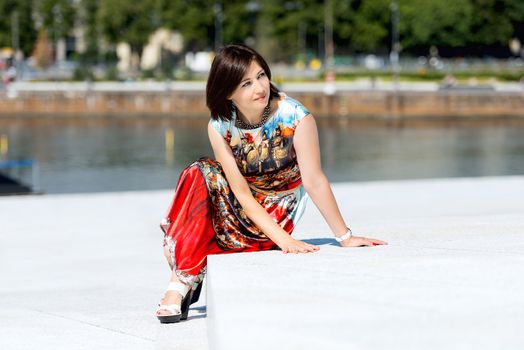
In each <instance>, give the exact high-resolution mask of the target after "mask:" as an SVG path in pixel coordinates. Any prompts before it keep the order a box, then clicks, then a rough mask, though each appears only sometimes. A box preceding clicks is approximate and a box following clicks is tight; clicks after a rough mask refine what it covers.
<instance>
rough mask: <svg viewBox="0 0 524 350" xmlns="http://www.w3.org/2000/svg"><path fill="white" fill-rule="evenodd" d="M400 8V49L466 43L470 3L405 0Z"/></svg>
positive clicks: (468, 31) (468, 30)
mask: <svg viewBox="0 0 524 350" xmlns="http://www.w3.org/2000/svg"><path fill="white" fill-rule="evenodd" d="M399 8H400V36H401V44H402V47H403V48H405V49H410V48H415V47H421V46H422V47H429V46H431V45H435V46H437V47H438V46H449V47H461V46H464V45H465V44H467V43H468V38H469V34H470V28H471V24H472V21H473V15H474V13H473V6H472V4H471V0H439V1H434V0H404V1H401V2H399Z"/></svg>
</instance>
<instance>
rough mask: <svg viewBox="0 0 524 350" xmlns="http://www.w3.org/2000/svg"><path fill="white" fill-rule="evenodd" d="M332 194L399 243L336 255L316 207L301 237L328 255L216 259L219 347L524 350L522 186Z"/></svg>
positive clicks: (348, 189)
mask: <svg viewBox="0 0 524 350" xmlns="http://www.w3.org/2000/svg"><path fill="white" fill-rule="evenodd" d="M335 188H336V195H337V197H338V198H339V200H340V203H341V207H342V211H343V212H344V213H346V214H347V215H346V216H347V217H348V218H352V219H353V221H354V222H353V228H354V231H356V232H358V233H360V234H363V235H368V236H376V237H379V238H383V239H385V240H387V241H389V243H390V244H389V245H388V246H380V247H373V248H353V249H343V248H339V247H337V246H335V245H334V240H332V239H330V238H327V235H326V232H328V230H327V227H325V225H324V224H323V223H322V222H321V218H320V214H318V213H315V209H314V207H313V206H312V205H311V203H310V206H309V207H308V211H307V212H306V215H305V217H304V220H303V222H302V223H301V224H300V226H299V227H298V228H297V233H298V234H299V237H300V238H302V239H306V240H308V241H310V242H312V243H316V244H319V245H320V246H321V250H320V252H318V253H315V254H308V255H284V254H282V253H281V252H278V251H272V252H260V253H246V254H235V255H215V256H211V257H209V260H208V262H209V270H208V271H209V273H208V340H209V345H210V349H217V350H218V349H228V350H231V349H245V348H249V349H319V348H323V349H521V348H523V347H524V334H523V333H522V331H521V330H522V327H523V326H524V323H523V322H524V321H523V320H524V301H523V300H524V299H523V298H522V295H523V293H524V277H523V276H524V220H523V217H524V215H523V214H524V199H523V198H524V177H513V178H479V179H456V180H451V179H450V180H430V181H406V182H390V183H387V182H382V183H367V184H344V185H337V186H336V187H335ZM350 222H351V221H350Z"/></svg>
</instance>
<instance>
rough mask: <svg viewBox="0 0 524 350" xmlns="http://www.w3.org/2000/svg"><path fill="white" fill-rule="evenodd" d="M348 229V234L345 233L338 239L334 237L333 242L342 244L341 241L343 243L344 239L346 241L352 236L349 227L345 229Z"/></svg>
mask: <svg viewBox="0 0 524 350" xmlns="http://www.w3.org/2000/svg"><path fill="white" fill-rule="evenodd" d="M346 228H347V229H348V232H346V233H345V234H344V235H343V236H340V237H335V240H336V241H337V242H342V241H345V240H346V239H348V238H349V237H351V236H353V232H351V230H350V229H349V227H346Z"/></svg>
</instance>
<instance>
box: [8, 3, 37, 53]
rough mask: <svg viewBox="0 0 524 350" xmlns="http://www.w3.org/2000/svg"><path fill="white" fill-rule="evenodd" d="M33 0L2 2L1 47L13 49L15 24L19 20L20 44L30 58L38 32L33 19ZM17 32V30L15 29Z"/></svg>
mask: <svg viewBox="0 0 524 350" xmlns="http://www.w3.org/2000/svg"><path fill="white" fill-rule="evenodd" d="M31 13H32V1H31V0H0V18H2V20H1V21H0V47H12V45H13V32H12V29H13V24H15V25H16V22H15V23H13V22H12V21H13V20H14V19H15V18H16V19H17V20H18V28H17V29H18V43H19V48H20V50H22V52H23V53H24V55H25V56H29V55H30V54H31V53H32V51H33V49H34V47H35V43H36V36H37V33H36V30H35V25H34V21H33V19H32V18H31ZM15 30H16V29H15Z"/></svg>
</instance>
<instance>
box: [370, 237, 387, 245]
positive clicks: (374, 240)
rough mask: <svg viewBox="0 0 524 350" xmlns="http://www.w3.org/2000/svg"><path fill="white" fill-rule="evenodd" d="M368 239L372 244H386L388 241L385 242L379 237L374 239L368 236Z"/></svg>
mask: <svg viewBox="0 0 524 350" xmlns="http://www.w3.org/2000/svg"><path fill="white" fill-rule="evenodd" d="M369 240H370V241H371V242H372V243H373V245H383V244H384V245H386V244H388V242H385V241H381V240H380V239H375V238H369Z"/></svg>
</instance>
